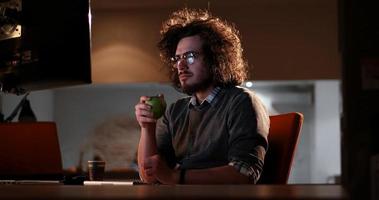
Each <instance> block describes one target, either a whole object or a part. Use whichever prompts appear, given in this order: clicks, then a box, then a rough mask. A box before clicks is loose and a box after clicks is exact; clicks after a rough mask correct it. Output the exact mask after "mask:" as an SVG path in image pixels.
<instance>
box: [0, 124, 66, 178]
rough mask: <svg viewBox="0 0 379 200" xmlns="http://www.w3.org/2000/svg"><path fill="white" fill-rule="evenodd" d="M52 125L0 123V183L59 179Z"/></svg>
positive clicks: (59, 165) (57, 151) (59, 171)
mask: <svg viewBox="0 0 379 200" xmlns="http://www.w3.org/2000/svg"><path fill="white" fill-rule="evenodd" d="M62 177H63V173H62V160H61V153H60V147H59V142H58V135H57V127H56V124H55V123H54V122H15V123H0V180H6V181H11V180H61V179H62Z"/></svg>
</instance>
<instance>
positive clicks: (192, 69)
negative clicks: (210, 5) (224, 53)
mask: <svg viewBox="0 0 379 200" xmlns="http://www.w3.org/2000/svg"><path fill="white" fill-rule="evenodd" d="M202 46H203V41H202V39H201V38H200V36H198V35H195V36H189V37H184V38H182V39H181V40H180V41H179V43H178V45H177V47H176V52H175V57H176V59H175V61H176V64H175V65H174V67H175V68H177V72H178V76H179V81H180V84H181V86H182V89H183V92H185V93H190V94H193V93H196V92H198V91H201V90H203V89H207V88H208V87H209V86H210V84H211V76H210V72H209V67H208V66H207V65H206V62H205V61H204V53H203V51H202Z"/></svg>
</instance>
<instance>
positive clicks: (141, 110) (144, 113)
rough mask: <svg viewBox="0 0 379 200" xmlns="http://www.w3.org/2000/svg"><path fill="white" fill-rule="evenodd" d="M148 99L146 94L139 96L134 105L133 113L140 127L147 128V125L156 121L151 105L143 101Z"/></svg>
mask: <svg viewBox="0 0 379 200" xmlns="http://www.w3.org/2000/svg"><path fill="white" fill-rule="evenodd" d="M148 99H149V97H147V96H141V97H140V100H139V102H138V104H137V105H136V106H135V114H136V118H137V121H138V123H139V125H140V126H141V128H148V127H149V126H152V125H153V126H155V123H156V122H157V120H156V119H154V114H153V112H152V110H151V106H150V105H148V104H146V103H145V102H146V101H147V100H148Z"/></svg>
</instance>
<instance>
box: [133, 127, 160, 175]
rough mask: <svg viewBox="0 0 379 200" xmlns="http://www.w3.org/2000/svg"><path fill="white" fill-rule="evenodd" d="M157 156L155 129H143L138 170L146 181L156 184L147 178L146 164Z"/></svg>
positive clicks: (139, 145) (139, 147) (139, 146)
mask: <svg viewBox="0 0 379 200" xmlns="http://www.w3.org/2000/svg"><path fill="white" fill-rule="evenodd" d="M155 154H157V143H156V139H155V128H152V127H151V128H141V137H140V141H139V144H138V156H137V157H138V168H139V172H140V175H141V177H142V179H143V180H144V181H147V182H154V181H155V180H149V179H151V178H147V177H146V176H145V170H144V162H145V159H146V158H147V157H150V156H152V155H155Z"/></svg>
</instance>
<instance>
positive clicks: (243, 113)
mask: <svg viewBox="0 0 379 200" xmlns="http://www.w3.org/2000/svg"><path fill="white" fill-rule="evenodd" d="M161 36H162V38H161V41H160V42H159V43H158V47H159V49H160V52H161V58H162V60H163V62H164V63H165V65H167V66H168V67H170V68H171V74H170V78H171V80H172V82H173V84H174V87H176V88H177V89H178V90H180V91H182V92H184V93H186V94H189V95H190V96H189V97H186V98H182V99H179V100H177V101H176V102H175V103H173V104H172V105H171V106H170V107H169V108H168V109H167V110H166V113H165V114H164V116H163V117H162V118H161V119H159V120H156V119H154V118H153V114H152V112H151V107H150V106H149V105H147V104H146V103H145V101H147V100H148V98H149V97H146V96H142V97H141V98H140V102H139V103H138V104H137V105H136V106H135V109H136V111H135V113H136V118H137V120H138V122H139V124H140V126H141V138H140V142H139V147H138V164H139V171H140V176H141V178H142V180H143V181H145V182H147V183H162V184H246V183H256V182H257V180H258V179H259V176H260V174H261V172H262V168H263V161H264V157H265V153H266V150H267V148H268V143H267V136H268V129H269V117H268V114H267V111H266V109H265V107H264V106H263V104H262V103H261V101H260V100H259V99H258V98H257V97H256V95H255V94H254V93H253V92H251V91H249V90H247V89H245V88H242V87H239V86H238V85H240V84H241V83H242V82H243V81H244V80H245V78H246V69H247V64H246V62H245V61H244V59H243V56H242V47H241V42H240V39H239V37H238V32H237V30H236V29H235V28H234V27H233V26H231V25H229V24H228V23H226V22H225V21H222V20H220V19H219V18H216V17H213V16H211V14H210V13H209V12H207V11H202V10H191V9H183V10H179V11H177V12H174V13H173V14H172V15H171V17H170V19H168V20H167V21H166V22H165V23H163V27H162V30H161Z"/></svg>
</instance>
